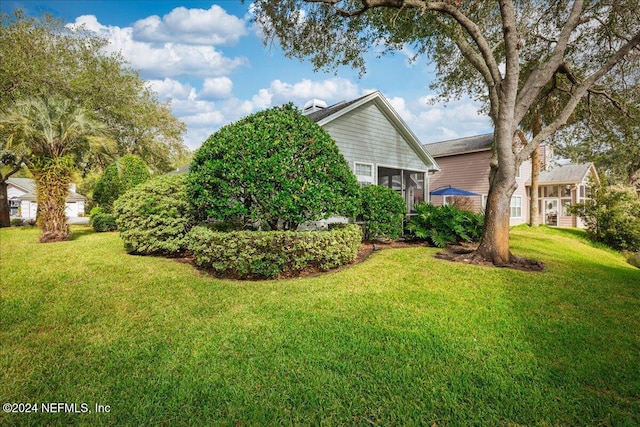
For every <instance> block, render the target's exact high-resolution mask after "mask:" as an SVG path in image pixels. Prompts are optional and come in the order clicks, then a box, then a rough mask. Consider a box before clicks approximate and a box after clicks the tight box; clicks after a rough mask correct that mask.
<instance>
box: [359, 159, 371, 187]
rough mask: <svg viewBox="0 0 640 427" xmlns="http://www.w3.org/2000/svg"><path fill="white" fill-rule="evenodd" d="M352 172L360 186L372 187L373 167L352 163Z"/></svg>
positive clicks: (367, 164) (366, 164)
mask: <svg viewBox="0 0 640 427" xmlns="http://www.w3.org/2000/svg"><path fill="white" fill-rule="evenodd" d="M354 171H355V175H356V178H357V180H358V182H359V183H360V185H361V186H363V187H364V186H365V185H372V184H373V183H374V180H373V165H372V164H369V163H358V162H355V163H354Z"/></svg>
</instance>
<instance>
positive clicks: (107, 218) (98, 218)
mask: <svg viewBox="0 0 640 427" xmlns="http://www.w3.org/2000/svg"><path fill="white" fill-rule="evenodd" d="M91 226H92V227H93V230H94V231H96V232H98V233H102V232H105V231H116V230H117V229H118V226H117V225H116V219H115V217H114V216H113V215H111V214H97V215H94V216H92V217H91Z"/></svg>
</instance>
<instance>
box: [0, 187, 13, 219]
mask: <svg viewBox="0 0 640 427" xmlns="http://www.w3.org/2000/svg"><path fill="white" fill-rule="evenodd" d="M8 187H9V184H8V183H7V180H6V178H5V179H3V180H2V181H0V227H10V226H11V209H10V207H9V194H8V193H7V188H8Z"/></svg>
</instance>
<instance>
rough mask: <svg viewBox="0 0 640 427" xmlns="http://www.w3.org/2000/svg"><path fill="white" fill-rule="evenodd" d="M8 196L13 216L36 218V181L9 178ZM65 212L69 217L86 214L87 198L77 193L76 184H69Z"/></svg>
mask: <svg viewBox="0 0 640 427" xmlns="http://www.w3.org/2000/svg"><path fill="white" fill-rule="evenodd" d="M7 184H8V187H7V196H8V198H9V209H10V210H11V213H10V215H11V217H12V218H22V219H35V218H36V213H37V211H38V202H37V200H36V183H35V181H34V180H33V179H30V178H9V179H8V180H7ZM66 202H67V206H66V210H65V214H66V215H67V217H78V216H84V206H85V203H86V202H87V198H86V197H85V196H83V195H82V194H78V193H76V185H75V184H71V185H70V186H69V195H68V196H67V199H66Z"/></svg>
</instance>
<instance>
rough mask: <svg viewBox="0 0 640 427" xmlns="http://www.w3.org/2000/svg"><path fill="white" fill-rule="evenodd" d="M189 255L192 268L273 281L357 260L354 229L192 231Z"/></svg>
mask: <svg viewBox="0 0 640 427" xmlns="http://www.w3.org/2000/svg"><path fill="white" fill-rule="evenodd" d="M188 241H189V249H190V250H191V251H192V253H193V257H194V260H195V263H196V265H197V266H199V267H202V268H206V269H210V270H213V271H214V272H215V273H217V274H220V275H224V276H232V277H237V278H275V277H278V276H280V275H283V274H288V273H297V272H301V271H303V270H306V269H318V270H321V271H326V270H329V269H332V268H335V267H339V266H341V265H344V264H347V263H349V262H351V261H353V260H355V259H356V256H357V255H358V248H359V247H360V243H361V242H362V230H361V228H360V227H359V226H357V225H350V226H348V227H346V228H341V229H334V230H331V231H310V232H296V231H234V232H228V233H223V232H216V231H212V230H210V229H209V228H207V227H205V226H198V227H194V228H193V229H192V230H191V231H190V232H189V235H188Z"/></svg>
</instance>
